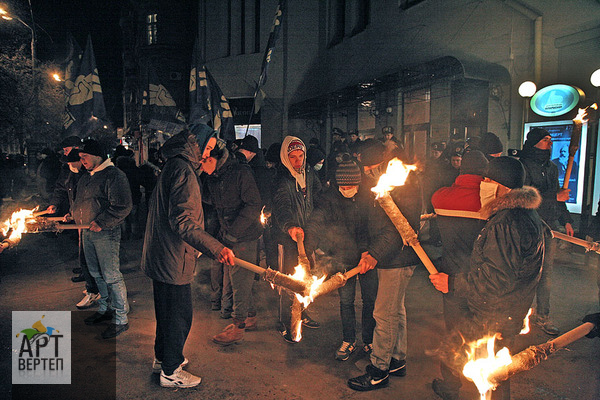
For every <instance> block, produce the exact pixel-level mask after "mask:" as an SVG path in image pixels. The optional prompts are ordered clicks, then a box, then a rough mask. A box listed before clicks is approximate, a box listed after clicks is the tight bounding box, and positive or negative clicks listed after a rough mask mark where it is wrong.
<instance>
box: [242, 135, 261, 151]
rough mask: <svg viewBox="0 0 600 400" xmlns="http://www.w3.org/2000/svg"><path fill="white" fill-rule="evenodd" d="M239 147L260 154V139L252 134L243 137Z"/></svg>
mask: <svg viewBox="0 0 600 400" xmlns="http://www.w3.org/2000/svg"><path fill="white" fill-rule="evenodd" d="M239 148H240V149H242V150H247V151H249V152H251V153H255V154H258V152H259V151H260V147H259V146H258V139H257V138H255V137H254V136H252V135H247V136H245V137H244V138H243V139H242V142H241V143H240V144H239Z"/></svg>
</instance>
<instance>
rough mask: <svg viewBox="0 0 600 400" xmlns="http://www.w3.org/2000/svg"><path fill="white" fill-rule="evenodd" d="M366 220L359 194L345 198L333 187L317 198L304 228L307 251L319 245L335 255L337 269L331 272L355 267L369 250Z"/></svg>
mask: <svg viewBox="0 0 600 400" xmlns="http://www.w3.org/2000/svg"><path fill="white" fill-rule="evenodd" d="M366 223H367V221H366V215H365V213H364V210H363V209H361V206H360V203H359V201H358V200H357V196H354V197H353V198H350V199H348V198H345V197H344V196H342V194H341V193H340V191H339V190H338V188H337V186H335V185H334V186H331V187H330V188H329V189H327V191H325V193H324V194H323V195H322V196H320V197H319V199H318V200H317V201H316V204H315V209H314V210H313V212H312V214H311V215H310V218H309V219H308V223H307V224H306V228H305V229H304V237H305V239H304V240H305V242H304V244H305V246H306V250H307V252H308V253H309V254H310V253H311V252H313V251H314V250H316V249H317V248H319V249H321V250H322V251H323V252H324V253H325V256H326V257H328V258H331V264H332V267H333V270H334V271H329V272H338V271H344V270H347V269H351V268H354V267H356V265H358V262H359V261H360V256H361V253H362V252H363V251H366V250H367V249H366V246H367V226H366Z"/></svg>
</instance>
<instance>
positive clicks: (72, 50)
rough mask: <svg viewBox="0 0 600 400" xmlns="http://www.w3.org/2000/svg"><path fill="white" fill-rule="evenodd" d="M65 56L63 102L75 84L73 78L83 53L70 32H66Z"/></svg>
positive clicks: (75, 76)
mask: <svg viewBox="0 0 600 400" xmlns="http://www.w3.org/2000/svg"><path fill="white" fill-rule="evenodd" d="M67 49H68V53H67V57H66V63H65V75H64V82H65V94H66V96H65V97H66V98H65V104H68V102H69V95H70V94H71V90H73V87H74V86H75V78H77V72H79V67H80V65H81V57H82V55H83V51H81V47H79V44H78V43H77V41H76V40H75V38H74V37H73V35H71V33H70V32H69V33H67Z"/></svg>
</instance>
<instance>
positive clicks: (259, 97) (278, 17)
mask: <svg viewBox="0 0 600 400" xmlns="http://www.w3.org/2000/svg"><path fill="white" fill-rule="evenodd" d="M284 10H285V0H279V4H277V10H276V11H275V18H273V25H272V26H271V33H270V34H269V40H268V41H267V48H266V50H265V55H264V56H263V61H262V67H261V71H260V77H259V78H258V83H257V84H256V90H255V91H254V114H256V113H257V112H258V110H260V107H261V106H262V103H263V100H264V98H265V97H266V94H265V92H264V91H263V90H262V89H261V87H262V86H264V84H265V83H267V71H268V70H269V64H270V62H271V56H272V55H273V51H274V50H275V44H276V43H277V39H278V38H279V33H280V32H281V21H282V18H283V11H284ZM250 117H252V116H250Z"/></svg>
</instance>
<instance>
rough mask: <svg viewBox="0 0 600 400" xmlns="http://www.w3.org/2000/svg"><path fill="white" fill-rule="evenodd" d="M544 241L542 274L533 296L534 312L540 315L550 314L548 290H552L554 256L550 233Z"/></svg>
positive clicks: (554, 241) (553, 244) (554, 246)
mask: <svg viewBox="0 0 600 400" xmlns="http://www.w3.org/2000/svg"><path fill="white" fill-rule="evenodd" d="M544 239H545V241H546V253H545V254H544V264H543V266H542V276H541V277H540V282H539V283H538V285H537V288H536V292H535V297H536V304H537V308H536V310H535V313H536V314H537V315H539V316H540V317H548V316H549V315H550V292H551V291H552V270H553V269H554V257H555V256H556V240H555V239H553V238H552V236H551V234H549V233H548V234H547V235H545V237H544Z"/></svg>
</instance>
